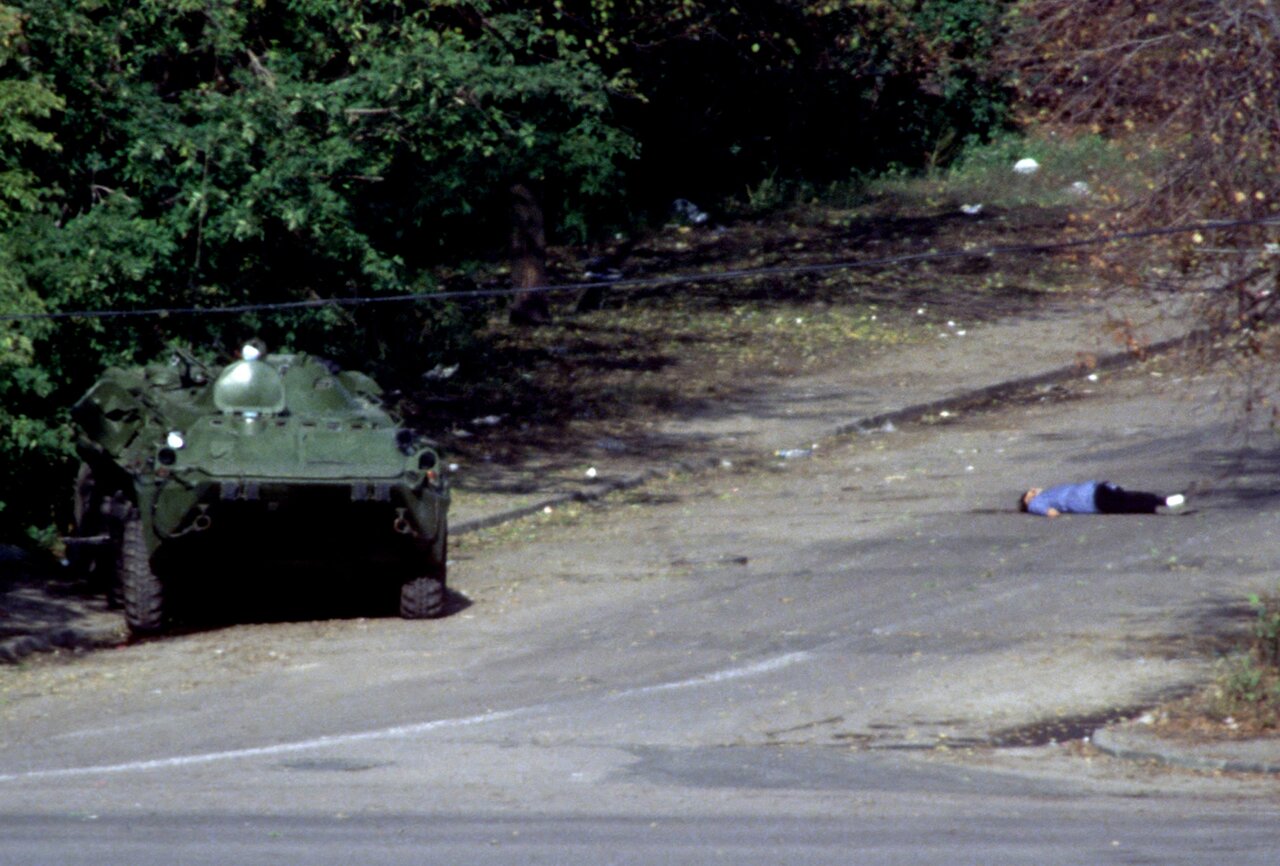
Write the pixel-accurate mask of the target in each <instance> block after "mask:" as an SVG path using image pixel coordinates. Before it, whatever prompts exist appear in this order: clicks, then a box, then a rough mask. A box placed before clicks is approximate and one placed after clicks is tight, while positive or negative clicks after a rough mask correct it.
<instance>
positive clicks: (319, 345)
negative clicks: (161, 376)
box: [0, 0, 635, 522]
mask: <svg viewBox="0 0 1280 866" xmlns="http://www.w3.org/2000/svg"><path fill="white" fill-rule="evenodd" d="M0 8H2V9H3V15H2V16H0V27H2V29H3V31H4V40H5V41H4V43H3V49H4V54H3V55H0V57H2V59H3V60H4V62H5V65H6V73H7V75H6V78H5V79H4V81H3V83H0V105H4V106H6V107H7V108H8V111H6V112H5V113H4V117H3V119H0V141H3V143H4V150H3V152H2V153H0V170H3V173H2V174H0V229H2V230H3V239H2V241H0V244H2V251H3V254H4V257H5V262H4V264H5V265H6V267H5V268H4V279H3V282H0V292H3V297H0V301H2V302H3V310H4V311H5V312H7V313H12V312H21V311H38V310H48V311H52V312H57V311H62V310H76V309H117V310H127V309H137V308H152V307H167V308H187V307H202V308H203V307H217V306H226V305H230V304H246V303H264V302H275V301H292V300H299V299H313V298H342V297H348V296H352V295H361V296H368V295H374V296H376V295H394V294H399V293H404V292H405V291H423V290H428V289H429V288H430V286H431V285H432V283H431V277H430V274H431V268H432V267H433V266H435V265H438V264H439V263H441V262H447V261H457V260H459V259H464V258H466V257H467V256H473V255H476V254H478V253H482V252H484V251H485V250H486V247H489V248H492V247H493V246H496V245H497V242H498V241H499V239H501V238H502V236H503V234H502V230H501V224H502V221H503V219H504V217H505V211H506V202H505V195H506V191H507V190H508V188H509V186H510V184H511V182H512V179H513V178H520V179H522V180H526V181H533V182H538V183H540V184H541V185H542V187H543V188H544V189H545V190H546V194H547V196H548V200H549V201H550V202H551V203H552V205H553V206H554V212H555V214H556V215H557V217H558V219H559V221H560V224H561V225H569V226H572V225H579V226H581V225H585V224H586V223H587V221H588V219H587V216H586V214H588V213H590V211H591V209H592V207H593V206H594V204H593V203H594V202H597V201H600V200H603V199H605V198H607V197H609V196H610V195H611V194H612V193H613V192H614V190H615V187H616V182H617V180H618V178H619V177H620V168H621V167H622V166H624V165H625V164H626V162H627V160H628V159H630V158H631V156H632V155H633V154H634V152H635V144H634V142H633V140H632V139H631V138H630V137H629V136H628V135H626V134H625V133H624V132H622V131H620V130H619V129H618V128H617V126H616V125H614V124H613V123H611V122H610V104H609V96H608V94H609V91H610V89H611V88H613V87H614V86H615V85H614V82H612V81H610V80H609V79H608V78H607V77H606V76H605V74H604V73H603V72H602V71H601V69H600V68H599V67H598V65H597V64H595V63H594V61H593V60H592V58H591V57H590V56H589V54H588V52H586V51H585V50H582V49H580V48H577V47H575V46H573V45H572V44H570V43H566V42H561V41H557V40H556V39H554V38H551V37H548V36H547V35H546V34H545V33H543V32H542V31H540V30H539V29H538V27H537V21H536V17H535V16H534V15H533V14H532V13H531V12H529V11H527V10H525V9H524V8H523V7H522V5H521V4H516V3H507V4H503V3H489V2H484V0H474V2H435V3H402V2H395V0H380V2H369V3H359V4H353V3H338V2H322V0H298V2H292V3H287V4H283V3H246V2H233V0H209V2H203V0H202V2H194V0H131V2H122V0H102V2H93V3H82V2H75V0H27V2H25V3H24V4H23V6H22V8H21V11H18V10H16V9H14V8H12V7H7V6H6V7H0ZM391 319H394V323H395V326H394V328H392V327H390V326H389V325H388V320H391ZM250 328H252V329H253V330H254V331H256V332H258V333H260V334H262V335H263V336H264V337H265V338H266V339H267V340H268V341H269V342H270V343H272V344H273V345H282V344H291V345H294V346H301V347H305V348H309V349H312V350H315V351H323V352H325V353H326V354H329V355H332V356H336V357H338V358H339V359H341V360H348V361H350V360H357V359H358V360H359V362H360V363H361V364H362V365H363V366H368V365H369V364H370V362H373V363H375V364H376V363H377V362H378V361H380V360H381V361H382V362H384V363H386V364H393V363H397V362H402V361H403V359H404V357H405V355H407V354H412V355H413V356H414V358H415V360H417V361H418V362H419V363H426V364H427V365H428V366H429V364H430V362H431V360H432V355H433V353H436V352H439V351H440V350H441V349H442V348H444V347H447V346H448V345H449V344H450V341H451V340H453V341H456V340H458V339H464V338H465V335H466V332H467V330H468V328H467V323H466V312H465V311H462V310H458V309H456V308H450V307H447V306H443V305H423V306H422V307H421V308H420V309H417V310H414V311H412V312H411V313H410V314H408V315H406V311H405V309H404V308H403V307H399V308H396V309H394V310H393V311H390V312H387V311H386V309H385V308H378V307H375V308H371V310H370V311H368V312H365V311H359V312H350V311H342V310H335V309H332V308H330V309H326V310H323V311H313V312H308V313H290V314H287V315H284V314H279V315H267V314H263V315H259V316H256V317H250V318H248V319H231V318H229V317H199V316H172V317H169V318H167V319H159V320H157V319H147V320H124V319H105V320H103V319H89V320H62V321H59V322H58V323H57V324H56V325H54V324H50V323H44V324H42V325H40V326H38V327H36V326H31V327H17V326H15V327H11V328H9V329H8V330H7V331H6V337H5V342H4V343H3V344H0V345H2V346H3V347H4V348H3V354H2V355H0V364H2V365H3V366H4V371H3V372H5V373H6V374H12V375H6V376H5V377H4V385H3V386H0V388H2V389H3V390H0V395H3V397H4V398H5V400H6V406H5V408H4V409H3V410H2V411H3V414H2V415H0V427H2V428H3V431H4V432H3V434H0V435H3V436H5V437H7V438H5V439H3V440H0V447H3V448H4V449H5V451H4V453H2V454H0V457H2V458H3V459H4V464H3V466H0V475H2V476H3V478H2V479H0V480H2V481H3V482H4V488H5V489H6V490H12V489H15V488H18V487H23V486H29V485H28V484H26V483H25V482H27V481H30V480H31V479H32V478H35V477H40V476H41V473H42V472H43V470H44V469H45V468H46V467H47V464H48V463H49V462H50V461H53V460H56V459H57V458H58V455H59V451H58V448H59V447H60V445H61V443H62V439H63V435H62V434H61V433H60V432H59V431H60V430H61V425H60V423H59V421H60V418H59V417H58V416H57V414H56V412H52V411H51V410H50V407H65V406H66V405H68V404H69V403H70V402H71V401H72V400H74V398H75V396H76V395H77V394H78V393H79V392H80V391H81V390H83V388H84V387H86V386H87V384H88V383H89V382H90V381H92V379H93V377H94V376H96V375H97V373H98V372H99V371H100V369H101V368H102V366H103V365H105V364H107V363H112V362H118V361H123V360H129V359H135V358H138V357H145V356H151V355H154V354H155V353H157V352H158V351H159V350H161V349H162V348H163V346H164V345H165V344H166V343H169V342H171V341H174V340H183V341H191V342H194V343H196V344H198V345H201V346H209V345H213V346H217V345H222V346H224V347H227V346H229V345H231V344H232V343H233V341H234V340H236V339H238V338H239V337H240V336H242V335H243V334H244V333H245V331H246V330H247V329H250ZM31 419H39V420H34V421H33V420H31ZM32 425H34V429H32ZM29 452H38V453H39V454H40V456H41V458H42V459H40V460H31V459H27V458H28V457H29V456H30V453H29ZM10 505H11V508H10V509H9V511H8V514H9V515H10V516H15V515H14V513H13V508H12V505H13V503H12V502H11V503H10ZM20 518H21V519H25V520H36V521H37V522H39V521H40V517H39V516H38V515H32V514H30V513H25V514H22V515H20ZM15 519H18V517H17V516H15Z"/></svg>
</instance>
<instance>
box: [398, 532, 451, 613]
mask: <svg viewBox="0 0 1280 866" xmlns="http://www.w3.org/2000/svg"><path fill="white" fill-rule="evenodd" d="M448 568H449V536H448V534H447V533H446V534H444V535H442V536H441V537H440V540H439V541H438V543H437V544H436V550H434V551H432V554H431V564H430V567H429V573H428V574H425V575H422V576H420V577H411V578H409V579H408V580H406V581H405V582H404V583H402V584H401V585H400V616H402V617H404V618H405V619H434V618H436V617H438V616H441V615H443V614H444V585H445V575H446V574H447V572H448Z"/></svg>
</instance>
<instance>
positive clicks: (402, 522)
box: [391, 508, 414, 535]
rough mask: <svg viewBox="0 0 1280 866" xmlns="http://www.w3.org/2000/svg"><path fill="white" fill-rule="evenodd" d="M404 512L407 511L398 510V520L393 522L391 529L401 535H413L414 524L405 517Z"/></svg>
mask: <svg viewBox="0 0 1280 866" xmlns="http://www.w3.org/2000/svg"><path fill="white" fill-rule="evenodd" d="M404 512H405V509H403V508H397V509H396V518H395V520H393V521H391V528H392V529H394V530H395V531H396V532H398V533H399V534H401V535H413V534H414V531H413V524H411V523H410V522H409V519H408V518H407V517H405V516H404Z"/></svg>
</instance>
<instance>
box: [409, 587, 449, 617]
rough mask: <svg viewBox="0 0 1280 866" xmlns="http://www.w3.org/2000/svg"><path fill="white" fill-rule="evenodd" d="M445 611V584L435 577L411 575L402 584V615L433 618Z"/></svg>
mask: <svg viewBox="0 0 1280 866" xmlns="http://www.w3.org/2000/svg"><path fill="white" fill-rule="evenodd" d="M442 613H444V584H443V583H442V582H441V581H440V580H439V579H438V578H434V577H411V578H409V579H408V580H406V581H405V582H404V583H402V584H401V585H400V615H401V616H402V617H404V618H405V619H431V618H432V617H437V616H440V614H442Z"/></svg>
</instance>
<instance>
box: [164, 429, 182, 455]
mask: <svg viewBox="0 0 1280 866" xmlns="http://www.w3.org/2000/svg"><path fill="white" fill-rule="evenodd" d="M164 444H166V445H168V446H169V447H170V448H172V449H173V450H174V451H177V450H179V449H181V448H184V447H186V444H187V440H186V439H184V438H182V434H181V433H179V432H178V431H177V430H170V431H169V435H168V436H166V437H164Z"/></svg>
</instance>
